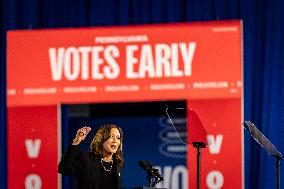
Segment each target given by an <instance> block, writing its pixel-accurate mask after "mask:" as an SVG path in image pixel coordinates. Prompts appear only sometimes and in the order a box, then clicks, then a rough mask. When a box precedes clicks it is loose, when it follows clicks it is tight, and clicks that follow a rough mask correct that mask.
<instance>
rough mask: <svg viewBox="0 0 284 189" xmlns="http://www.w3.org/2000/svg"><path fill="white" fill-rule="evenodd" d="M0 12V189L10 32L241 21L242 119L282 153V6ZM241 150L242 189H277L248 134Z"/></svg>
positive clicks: (158, 0) (58, 6) (261, 0)
mask: <svg viewBox="0 0 284 189" xmlns="http://www.w3.org/2000/svg"><path fill="white" fill-rule="evenodd" d="M0 8H1V22H0V26H1V65H0V66H1V86H0V87H1V93H0V95H1V96H0V101H1V105H0V120H1V122H0V149H1V150H0V166H1V172H0V183H1V188H6V187H7V181H6V180H7V174H6V172H7V166H6V165H7V157H6V154H7V153H6V152H7V147H6V145H7V143H6V57H5V53H6V49H5V48H6V47H5V46H6V31H7V30H13V29H36V28H58V27H82V26H106V25H133V24H151V23H168V22H192V21H209V20H229V19H242V20H243V27H244V31H243V39H244V40H243V41H244V42H243V54H244V58H243V60H244V61H243V62H244V118H245V119H246V120H251V121H253V122H254V123H255V124H256V125H257V127H258V128H259V130H261V132H262V133H264V135H265V136H267V138H269V139H270V140H271V141H272V143H273V144H275V146H276V147H277V148H278V149H279V150H280V151H281V152H283V151H284V145H283V139H282V138H284V57H283V56H284V28H283V27H284V22H283V20H284V11H283V9H284V1H283V0H273V1H269V0H240V1H235V0H135V1H132V0H81V1H77V0H76V1H75V0H68V1H62V0H41V1H39V0H28V1H25V0H2V1H1V4H0ZM244 145H245V167H246V172H245V180H246V182H245V185H246V188H257V189H262V188H265V189H270V188H276V171H275V161H274V159H273V158H272V157H270V156H268V155H267V154H266V152H265V151H264V150H262V149H261V148H260V146H259V145H257V144H256V142H254V141H253V140H252V139H251V138H250V137H249V135H248V134H247V133H245V139H244ZM282 175H283V174H282ZM281 181H282V183H283V181H284V177H283V176H282V177H281ZM228 182H230V181H228Z"/></svg>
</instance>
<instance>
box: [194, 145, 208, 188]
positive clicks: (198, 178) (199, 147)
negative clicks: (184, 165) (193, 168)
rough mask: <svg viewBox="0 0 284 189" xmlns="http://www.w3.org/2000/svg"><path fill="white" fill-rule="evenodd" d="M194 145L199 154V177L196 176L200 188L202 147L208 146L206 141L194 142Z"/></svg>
mask: <svg viewBox="0 0 284 189" xmlns="http://www.w3.org/2000/svg"><path fill="white" fill-rule="evenodd" d="M192 145H193V147H195V148H196V156H197V158H196V159H197V162H196V163H197V177H196V185H197V189H200V167H201V151H200V149H201V148H206V145H205V143H204V142H192Z"/></svg>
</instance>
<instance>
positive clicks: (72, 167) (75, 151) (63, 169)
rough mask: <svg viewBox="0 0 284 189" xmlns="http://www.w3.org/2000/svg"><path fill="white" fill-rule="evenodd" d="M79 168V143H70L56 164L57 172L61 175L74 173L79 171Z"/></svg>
mask: <svg viewBox="0 0 284 189" xmlns="http://www.w3.org/2000/svg"><path fill="white" fill-rule="evenodd" d="M80 169H81V161H80V153H79V145H71V144H70V145H69V147H68V149H67V151H66V152H65V153H64V154H63V156H62V157H61V160H60V162H59V164H58V173H61V174H63V175H75V174H78V172H80Z"/></svg>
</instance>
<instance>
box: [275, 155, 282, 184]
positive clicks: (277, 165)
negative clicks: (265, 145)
mask: <svg viewBox="0 0 284 189" xmlns="http://www.w3.org/2000/svg"><path fill="white" fill-rule="evenodd" d="M275 159H276V176H277V189H280V160H281V159H282V157H281V156H279V155H278V156H275Z"/></svg>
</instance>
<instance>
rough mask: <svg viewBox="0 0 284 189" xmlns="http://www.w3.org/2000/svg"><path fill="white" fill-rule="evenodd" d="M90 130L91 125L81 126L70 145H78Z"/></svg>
mask: <svg viewBox="0 0 284 189" xmlns="http://www.w3.org/2000/svg"><path fill="white" fill-rule="evenodd" d="M90 131H91V127H82V128H80V129H78V131H77V133H76V137H75V138H74V140H73V142H72V145H78V144H80V142H82V141H83V140H85V138H86V136H87V134H88V133H89V132H90Z"/></svg>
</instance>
